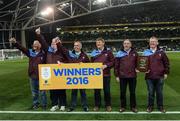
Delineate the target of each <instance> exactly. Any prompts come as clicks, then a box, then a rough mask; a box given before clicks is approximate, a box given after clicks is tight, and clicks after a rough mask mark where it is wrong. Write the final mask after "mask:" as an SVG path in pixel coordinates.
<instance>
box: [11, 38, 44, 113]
mask: <svg viewBox="0 0 180 121" xmlns="http://www.w3.org/2000/svg"><path fill="white" fill-rule="evenodd" d="M9 41H10V42H12V43H13V45H14V46H15V47H17V48H18V49H19V50H21V51H22V52H23V53H24V54H25V55H26V56H27V57H29V69H28V75H29V78H30V84H31V92H32V97H33V105H32V107H31V109H34V110H35V109H38V108H39V94H40V96H41V103H42V108H43V110H46V106H47V98H46V91H40V90H39V74H38V64H43V63H45V53H44V52H43V51H42V50H41V44H40V43H39V41H37V40H35V41H34V43H33V48H32V49H26V48H24V47H22V46H21V45H20V44H19V43H18V42H16V39H15V38H11V39H10V40H9Z"/></svg>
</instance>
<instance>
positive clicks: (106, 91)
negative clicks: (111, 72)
mask: <svg viewBox="0 0 180 121" xmlns="http://www.w3.org/2000/svg"><path fill="white" fill-rule="evenodd" d="M110 79H111V78H110V76H109V77H103V91H104V102H105V106H111V93H110ZM94 99H95V106H97V107H100V106H101V90H100V89H95V90H94Z"/></svg>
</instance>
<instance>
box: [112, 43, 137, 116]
mask: <svg viewBox="0 0 180 121" xmlns="http://www.w3.org/2000/svg"><path fill="white" fill-rule="evenodd" d="M137 57H138V54H137V52H136V51H135V50H134V49H133V48H132V43H131V41H130V40H129V39H126V40H124V42H123V49H122V50H120V51H119V52H118V53H117V55H116V58H115V67H114V71H115V76H116V80H117V81H118V82H119V81H120V100H121V108H120V110H119V111H120V112H124V111H125V109H126V88H127V85H129V91H130V108H131V110H132V112H135V113H136V112H137V109H136V95H135V90H136V66H137Z"/></svg>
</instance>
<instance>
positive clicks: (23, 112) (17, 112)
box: [0, 111, 180, 115]
mask: <svg viewBox="0 0 180 121" xmlns="http://www.w3.org/2000/svg"><path fill="white" fill-rule="evenodd" d="M0 114H83V115H84V114H118V115H123V114H133V115H139V114H180V111H167V112H166V113H161V112H159V111H154V112H151V113H148V112H144V111H140V112H138V113H133V112H123V113H120V112H118V111H112V112H80V111H76V112H50V111H0Z"/></svg>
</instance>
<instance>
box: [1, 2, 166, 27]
mask: <svg viewBox="0 0 180 121" xmlns="http://www.w3.org/2000/svg"><path fill="white" fill-rule="evenodd" d="M156 1H163V0H0V27H1V30H2V29H4V30H6V29H29V28H32V27H37V26H42V25H47V24H50V23H57V22H60V21H65V20H69V19H73V18H77V17H80V16H85V15H89V14H93V13H96V12H99V11H103V10H107V9H110V8H115V7H120V6H128V5H136V4H141V3H149V2H156ZM47 12H49V13H47ZM117 13H118V12H117Z"/></svg>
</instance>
